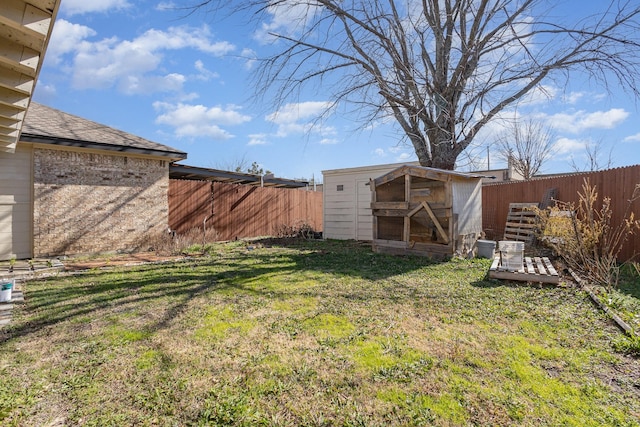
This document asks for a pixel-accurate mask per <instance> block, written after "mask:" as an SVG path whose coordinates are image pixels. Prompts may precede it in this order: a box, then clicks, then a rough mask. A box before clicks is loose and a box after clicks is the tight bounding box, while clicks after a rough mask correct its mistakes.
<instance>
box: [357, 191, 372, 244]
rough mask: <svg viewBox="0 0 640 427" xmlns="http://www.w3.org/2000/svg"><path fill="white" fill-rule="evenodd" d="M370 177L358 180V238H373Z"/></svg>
mask: <svg viewBox="0 0 640 427" xmlns="http://www.w3.org/2000/svg"><path fill="white" fill-rule="evenodd" d="M368 183H369V180H368V179H359V180H356V240H368V241H370V240H373V216H372V214H371V190H370V187H369V185H367V184H368Z"/></svg>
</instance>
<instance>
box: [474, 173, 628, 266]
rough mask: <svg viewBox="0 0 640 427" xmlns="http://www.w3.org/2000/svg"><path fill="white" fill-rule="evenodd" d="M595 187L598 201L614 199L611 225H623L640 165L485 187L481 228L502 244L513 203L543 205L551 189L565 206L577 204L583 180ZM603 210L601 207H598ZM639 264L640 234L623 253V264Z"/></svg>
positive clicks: (621, 256)
mask: <svg viewBox="0 0 640 427" xmlns="http://www.w3.org/2000/svg"><path fill="white" fill-rule="evenodd" d="M585 179H587V180H589V182H590V183H591V185H593V186H595V187H596V191H597V193H598V198H599V199H600V200H602V198H604V197H609V198H611V210H612V218H611V224H612V225H613V226H614V227H615V226H617V225H618V224H620V223H621V221H622V219H623V217H624V214H625V212H626V211H627V208H628V206H629V200H630V199H631V196H632V194H633V191H634V189H635V186H636V184H640V165H635V166H627V167H622V168H616V169H609V170H606V171H598V172H586V173H576V174H572V175H565V176H556V177H549V178H540V179H533V180H531V181H518V182H507V183H496V184H489V185H484V186H483V187H482V227H483V229H484V231H485V233H487V238H489V239H495V240H500V239H502V238H503V235H504V229H505V224H506V221H507V215H508V213H509V204H510V203H542V202H543V201H544V199H545V195H548V194H549V193H550V191H552V189H555V191H556V193H555V196H554V198H555V199H556V200H560V201H563V202H573V203H574V204H576V205H577V203H578V192H582V186H583V184H584V180H585ZM598 208H600V206H598ZM630 211H631V212H634V214H635V215H636V218H638V216H640V200H636V201H635V202H634V203H633V204H632V205H631V207H630ZM634 254H638V255H637V256H636V258H635V259H636V260H637V258H638V256H640V233H636V234H634V235H633V236H631V237H630V238H629V241H628V242H627V243H626V245H625V246H624V247H623V249H622V251H621V252H620V261H625V260H629V259H631V258H632V257H633V256H634Z"/></svg>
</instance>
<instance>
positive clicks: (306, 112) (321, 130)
mask: <svg viewBox="0 0 640 427" xmlns="http://www.w3.org/2000/svg"><path fill="white" fill-rule="evenodd" d="M331 106H332V104H331V103H330V102H326V101H307V102H300V103H296V104H286V105H285V106H283V107H282V108H281V109H280V110H278V111H276V112H274V113H271V114H269V115H267V116H266V117H265V120H266V121H268V122H271V123H275V124H277V125H278V131H277V133H276V136H278V137H287V136H289V135H292V134H293V135H294V134H303V133H307V132H314V133H318V134H321V135H323V136H330V135H335V133H336V131H335V129H334V128H333V127H329V126H321V125H319V124H316V123H313V119H314V118H317V117H319V116H320V115H322V114H323V113H324V112H326V110H327V109H330V108H331Z"/></svg>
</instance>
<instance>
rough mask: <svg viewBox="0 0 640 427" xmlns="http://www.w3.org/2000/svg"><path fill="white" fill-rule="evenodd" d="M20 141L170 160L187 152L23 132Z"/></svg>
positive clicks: (179, 158)
mask: <svg viewBox="0 0 640 427" xmlns="http://www.w3.org/2000/svg"><path fill="white" fill-rule="evenodd" d="M20 141H22V142H31V143H38V144H49V145H55V146H63V147H76V148H88V149H94V150H104V151H115V152H119V153H126V154H140V155H147V156H154V157H163V158H166V159H167V160H170V161H178V160H184V159H186V158H187V153H185V152H182V151H169V150H154V149H150V148H141V147H132V146H122V145H116V144H105V143H98V142H91V141H81V140H77V139H68V138H56V137H50V136H42V135H33V134H29V133H25V132H23V133H22V135H21V136H20Z"/></svg>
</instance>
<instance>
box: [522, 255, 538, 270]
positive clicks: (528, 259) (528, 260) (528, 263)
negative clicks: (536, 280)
mask: <svg viewBox="0 0 640 427" xmlns="http://www.w3.org/2000/svg"><path fill="white" fill-rule="evenodd" d="M524 262H525V263H526V264H527V273H529V274H535V272H536V270H535V268H533V262H532V261H531V257H524Z"/></svg>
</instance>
